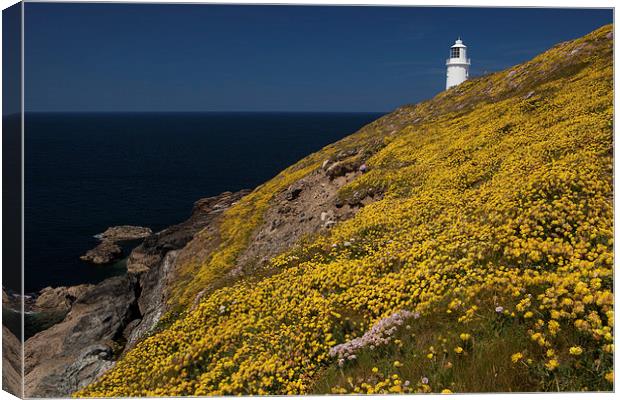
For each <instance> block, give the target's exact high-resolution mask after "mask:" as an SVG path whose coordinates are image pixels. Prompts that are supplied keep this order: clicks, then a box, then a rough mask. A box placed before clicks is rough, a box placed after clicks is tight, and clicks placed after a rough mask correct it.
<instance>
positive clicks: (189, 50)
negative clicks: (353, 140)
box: [25, 3, 613, 111]
mask: <svg viewBox="0 0 620 400" xmlns="http://www.w3.org/2000/svg"><path fill="white" fill-rule="evenodd" d="M25 9H26V11H25V60H26V64H25V82H26V84H25V86H26V88H25V107H26V110H27V111H388V110H392V109H394V108H395V107H398V106H399V105H402V104H406V103H415V102H418V101H421V100H424V99H427V98H430V97H432V96H434V95H435V94H437V93H438V92H440V91H441V90H443V88H444V86H445V65H444V63H445V59H446V57H447V56H448V50H449V47H450V46H451V45H452V44H453V43H454V40H455V39H456V37H457V36H461V37H462V38H463V40H464V41H465V44H467V45H468V46H469V54H470V57H471V59H472V70H471V74H472V75H474V76H475V75H480V74H483V73H484V72H492V71H499V70H502V69H504V68H507V67H509V66H511V65H514V64H517V63H520V62H523V61H526V60H528V59H530V58H532V57H533V56H535V55H536V54H538V53H540V52H542V51H544V50H546V49H548V48H549V47H551V46H553V45H554V44H556V43H558V42H561V41H565V40H570V39H573V38H576V37H579V36H582V35H584V34H586V33H588V32H590V31H592V30H594V29H596V28H598V27H600V26H602V25H604V24H608V23H611V22H612V18H613V16H612V11H611V9H609V10H584V9H540V8H537V9H523V8H522V9H510V8H423V7H335V6H334V7H319V6H316V7H307V6H306V7H300V6H222V5H200V4H189V5H183V4H168V5H166V4H163V5H162V4H159V5H156V4H109V3H108V4H75V3H74V4H71V3H48V4H45V3H26V7H25Z"/></svg>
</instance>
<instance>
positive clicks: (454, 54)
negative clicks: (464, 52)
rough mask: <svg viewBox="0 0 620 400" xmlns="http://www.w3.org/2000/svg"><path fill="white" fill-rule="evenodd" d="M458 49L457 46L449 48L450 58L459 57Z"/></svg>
mask: <svg viewBox="0 0 620 400" xmlns="http://www.w3.org/2000/svg"><path fill="white" fill-rule="evenodd" d="M459 50H461V49H460V48H458V47H454V48H452V49H450V58H459Z"/></svg>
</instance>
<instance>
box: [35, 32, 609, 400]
mask: <svg viewBox="0 0 620 400" xmlns="http://www.w3.org/2000/svg"><path fill="white" fill-rule="evenodd" d="M612 51H613V37H612V27H611V26H606V27H603V28H601V29H599V30H597V31H595V32H593V33H591V34H589V35H587V36H585V37H583V38H580V39H577V40H574V41H571V42H566V43H561V44H558V45H557V46H555V47H554V48H552V49H550V50H549V51H547V52H545V53H543V54H541V55H540V56H538V57H536V58H534V59H533V60H531V61H530V62H527V63H524V64H521V65H518V66H515V67H513V68H510V69H508V70H506V71H502V72H499V73H496V74H491V75H488V76H484V77H480V78H477V79H473V80H470V81H467V82H465V83H463V84H461V85H459V86H457V87H455V88H453V89H451V90H448V91H446V92H443V93H441V94H439V95H438V96H436V97H435V98H433V99H431V100H429V101H426V102H423V103H420V104H417V105H410V106H404V107H401V108H399V109H397V110H396V111H394V112H393V113H391V114H389V115H386V116H385V117H383V118H380V119H378V120H377V121H375V122H373V123H371V124H369V125H367V126H365V127H364V128H362V129H361V130H360V131H358V132H357V133H355V134H354V135H351V136H349V137H347V138H344V139H343V140H341V141H339V142H337V143H334V144H332V145H329V146H327V147H325V148H324V149H322V150H321V151H319V152H317V153H315V154H311V155H309V156H308V157H306V158H304V159H302V160H301V161H299V162H298V163H297V164H295V165H293V166H291V167H289V168H288V169H286V170H284V171H283V172H282V173H280V174H279V175H277V176H276V177H274V178H273V179H272V180H270V181H268V182H266V183H265V184H263V185H261V186H259V187H257V188H256V189H254V190H253V191H251V192H245V191H244V192H239V193H224V194H222V195H220V196H217V197H215V198H210V199H205V200H201V201H199V202H197V203H196V206H195V208H194V211H193V213H192V217H191V218H190V219H189V220H188V221H186V222H184V223H182V224H179V225H176V226H174V227H171V228H168V229H166V230H164V231H162V232H159V233H156V234H154V235H152V236H150V237H148V238H146V239H145V241H144V243H143V244H142V245H140V246H139V247H137V248H136V249H134V251H133V252H132V253H131V255H130V258H129V262H128V276H127V277H124V278H114V279H116V281H115V282H116V284H119V285H120V284H121V282H125V283H126V285H127V293H126V294H125V295H124V296H126V299H125V300H123V303H124V304H125V306H123V307H120V310H119V311H118V312H117V313H116V314H115V315H117V318H116V319H115V321H116V320H118V321H122V322H119V323H117V324H115V325H114V327H110V326H108V328H106V330H104V331H101V328H96V329H99V331H96V329H95V328H94V327H90V325H88V326H87V325H85V323H79V324H78V323H77V322H76V319H75V318H76V317H75V316H74V317H72V316H71V315H72V314H73V313H74V312H77V311H76V310H78V308H76V307H78V305H79V304H81V300H79V299H78V300H76V302H75V304H74V305H73V306H72V308H71V311H70V313H69V315H68V316H67V318H66V319H65V321H63V322H62V323H60V324H58V325H56V326H55V327H53V328H51V329H50V331H51V330H52V329H54V328H55V329H57V330H62V331H63V332H76V334H77V332H78V331H79V332H83V330H84V329H86V330H88V331H91V330H93V329H94V331H93V333H92V336H91V337H87V339H85V340H86V341H88V342H89V345H90V344H93V341H94V342H96V343H98V346H105V343H106V341H108V340H110V339H111V340H112V342H114V343H116V344H115V345H110V346H109V347H108V348H106V349H102V348H100V347H98V348H97V349H98V351H99V350H101V351H99V352H98V353H92V352H91V353H88V354H86V355H82V354H81V353H80V354H76V355H70V357H71V359H70V360H69V361H70V362H69V361H67V362H65V363H64V364H65V367H63V368H65V369H66V368H68V367H66V366H67V365H69V366H75V365H76V362H77V361H76V360H84V359H86V360H87V362H88V365H89V367H88V369H85V370H86V371H87V372H88V373H87V374H84V373H82V372H79V374H82V375H81V376H86V375H88V376H86V378H85V379H82V380H81V381H79V382H77V383H76V380H74V381H72V383H71V384H70V385H69V384H67V385H66V386H63V388H65V387H66V389H63V391H62V393H67V392H70V391H75V390H78V389H81V390H78V391H77V392H76V393H75V395H78V396H93V397H105V396H162V395H167V396H179V395H208V394H211V395H226V394H297V393H332V392H333V393H349V392H353V393H413V392H431V391H433V392H439V391H444V390H447V391H460V392H481V391H494V392H497V391H546V390H558V389H559V390H570V391H576V390H584V389H587V390H611V389H612V382H613V371H612V365H613V344H612V343H613V329H612V328H613V293H612V272H613V252H612V248H613V230H612V227H613V202H612V193H613V185H612V165H613V144H612V138H613V131H612V120H613V118H612V116H613V64H612ZM125 283H123V284H125ZM102 284H107V285H109V284H111V283H105V282H104V283H102ZM97 286H99V285H97ZM93 301H94V300H93ZM88 304H89V307H96V306H95V304H94V303H93V302H92V301H91V302H89V303H88ZM80 307H82V308H81V309H82V310H91V309H90V308H85V306H80ZM83 312H84V313H86V314H85V315H90V314H88V313H89V312H90V311H83ZM93 312H94V311H93ZM97 315H102V314H101V312H97ZM119 315H120V317H118V316H119ZM87 319H88V318H87ZM88 320H89V321H90V319H88ZM76 326H79V329H78V328H76ZM95 333H96V334H95ZM45 335H51V333H48V331H45V332H42V333H40V334H38V335H36V336H35V337H33V338H31V339H29V340H32V339H35V338H37V337H39V338H38V339H37V340H39V341H40V344H39V346H33V347H32V349H31V350H30V353H29V354H32V355H33V356H32V357H31V358H32V359H33V360H34V359H37V360H39V361H36V362H35V361H32V363H33V364H32V365H33V366H32V367H30V374H32V373H33V372H32V371H36V370H39V371H42V368H43V367H41V366H40V365H39V364H40V363H41V361H40V360H41V358H42V355H41V354H39V353H40V352H44V351H47V352H49V351H52V352H54V354H51V353H46V354H45V357H44V358H49V359H54V358H58V357H60V354H63V352H65V351H67V350H66V349H67V346H68V344H67V343H68V342H66V339H63V340H62V341H60V342H59V343H58V344H55V345H54V346H52V349H44V348H43V346H42V343H43V341H42V339H41V337H43V338H46V336H45ZM59 336H63V337H65V336H67V335H66V334H64V333H63V334H62V335H59ZM121 337H122V338H123V339H122V340H121V339H120V338H121ZM46 340H47V339H46ZM50 340H51V339H50ZM67 340H68V339H67ZM86 341H85V342H84V346H86V345H87V344H86ZM54 343H55V342H54ZM114 346H118V348H115V347H114ZM26 347H27V348H28V342H27V343H26ZM27 351H28V350H27ZM37 352H39V353H37ZM103 353H105V354H103ZM35 355H37V356H36V357H35ZM93 359H96V360H95V361H92V360H93ZM91 361H92V362H91ZM80 362H81V361H80ZM50 368H51V367H50ZM75 370H76V369H71V371H75ZM55 373H56V372H55ZM46 374H47V376H52V377H53V379H52V378H49V382H52V381H53V380H54V379H60V380H61V381H62V379H61V378H59V377H58V376H56V375H50V374H49V373H47V372H46ZM69 376H72V375H71V374H69ZM34 377H36V375H34V376H33V379H32V380H31V381H32V382H33V383H32V384H31V385H30V387H32V388H33V389H32V392H31V393H32V394H34V395H39V396H40V395H45V393H48V392H46V390H47V389H46V387H47V386H46V385H47V383H46V382H48V381H45V380H42V379H40V378H39V379H34ZM37 382H43V383H37ZM63 382H64V381H63ZM89 383H90V384H89ZM87 384H88V385H87ZM63 385H64V383H63ZM84 385H87V386H85V387H83V388H82V386H84ZM50 387H51V383H50ZM57 388H58V386H57ZM50 390H52V389H50ZM56 390H57V392H56V394H58V393H60V391H58V389H56ZM49 393H51V392H49Z"/></svg>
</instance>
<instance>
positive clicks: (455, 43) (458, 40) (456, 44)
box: [452, 38, 467, 47]
mask: <svg viewBox="0 0 620 400" xmlns="http://www.w3.org/2000/svg"><path fill="white" fill-rule="evenodd" d="M452 47H467V46H465V45H464V44H463V41H462V40H461V39H460V38H459V39H456V41H455V42H454V45H452Z"/></svg>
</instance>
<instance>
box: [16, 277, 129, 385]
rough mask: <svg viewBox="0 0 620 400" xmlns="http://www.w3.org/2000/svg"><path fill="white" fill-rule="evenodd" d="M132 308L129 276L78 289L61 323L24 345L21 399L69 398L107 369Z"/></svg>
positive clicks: (30, 339) (40, 333)
mask: <svg viewBox="0 0 620 400" xmlns="http://www.w3.org/2000/svg"><path fill="white" fill-rule="evenodd" d="M54 304H57V303H54ZM135 305H136V293H135V282H134V281H133V278H132V277H130V276H118V277H113V278H109V279H106V280H104V281H103V282H101V283H99V284H97V285H94V286H91V287H89V288H88V289H86V290H83V291H81V292H80V294H79V297H78V298H77V299H76V300H75V301H74V303H73V304H72V306H71V311H69V313H68V314H67V316H66V317H65V319H64V320H63V321H62V322H60V323H58V324H56V325H54V326H52V327H51V328H49V329H47V330H45V331H42V332H39V333H37V334H36V335H34V336H33V337H31V338H29V339H28V340H27V341H26V342H25V346H24V348H25V395H26V396H28V397H62V396H68V395H70V394H71V393H72V392H74V391H76V390H78V389H80V388H81V387H83V386H84V385H86V384H88V383H90V382H92V380H94V379H96V378H97V377H98V376H99V375H100V374H102V373H103V372H104V371H105V370H107V369H108V368H110V367H111V366H112V365H113V364H114V361H113V354H114V351H115V350H116V349H115V347H116V346H117V345H116V344H115V341H116V340H118V339H119V337H120V336H121V335H122V330H123V328H124V327H125V326H126V325H127V323H128V322H129V321H131V320H133V319H135V318H134V317H135V312H136V307H135Z"/></svg>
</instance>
